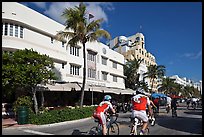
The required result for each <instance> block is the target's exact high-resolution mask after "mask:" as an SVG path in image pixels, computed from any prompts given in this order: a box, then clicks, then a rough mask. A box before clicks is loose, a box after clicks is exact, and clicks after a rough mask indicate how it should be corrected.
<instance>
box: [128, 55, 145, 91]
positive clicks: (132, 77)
mask: <svg viewBox="0 0 204 137" xmlns="http://www.w3.org/2000/svg"><path fill="white" fill-rule="evenodd" d="M141 61H142V60H140V59H139V60H137V59H136V58H134V60H130V61H127V62H126V64H125V66H124V75H125V76H127V77H126V79H125V85H126V87H127V88H130V89H133V90H135V89H136V88H137V86H138V85H139V74H138V73H137V72H138V68H139V66H140V63H141Z"/></svg>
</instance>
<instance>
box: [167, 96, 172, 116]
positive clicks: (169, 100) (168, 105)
mask: <svg viewBox="0 0 204 137" xmlns="http://www.w3.org/2000/svg"><path fill="white" fill-rule="evenodd" d="M166 99H167V103H166V110H167V113H169V110H170V109H171V97H170V96H169V95H167V97H166Z"/></svg>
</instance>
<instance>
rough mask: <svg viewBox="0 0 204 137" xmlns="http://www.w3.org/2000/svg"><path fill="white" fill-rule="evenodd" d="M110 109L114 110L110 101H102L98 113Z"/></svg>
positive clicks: (97, 108) (97, 109)
mask: <svg viewBox="0 0 204 137" xmlns="http://www.w3.org/2000/svg"><path fill="white" fill-rule="evenodd" d="M109 108H113V106H112V104H111V103H110V102H109V101H102V102H101V103H100V104H99V105H98V106H97V107H96V112H97V113H99V112H105V111H106V110H108V109H109Z"/></svg>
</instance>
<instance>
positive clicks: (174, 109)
mask: <svg viewBox="0 0 204 137" xmlns="http://www.w3.org/2000/svg"><path fill="white" fill-rule="evenodd" d="M177 105H178V102H177V99H176V97H175V95H173V97H172V100H171V109H172V117H177V112H176V111H177Z"/></svg>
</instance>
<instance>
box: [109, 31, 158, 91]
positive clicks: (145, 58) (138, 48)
mask: <svg viewBox="0 0 204 137" xmlns="http://www.w3.org/2000/svg"><path fill="white" fill-rule="evenodd" d="M108 45H109V46H110V48H111V49H114V50H115V51H117V52H118V53H120V54H122V55H123V56H124V57H125V59H126V60H133V59H134V58H136V59H137V60H139V59H140V60H142V62H141V63H140V66H139V68H138V73H139V74H140V78H139V80H140V81H142V80H143V78H144V76H143V74H144V73H146V72H147V66H149V65H157V64H156V59H155V57H154V55H153V54H151V53H150V52H148V51H147V50H146V48H145V37H144V35H143V34H142V33H136V34H135V35H132V36H129V37H125V36H118V37H115V38H114V39H112V40H111V41H110V42H109V43H108ZM145 82H146V83H147V84H148V85H149V88H150V87H152V85H151V84H152V82H151V81H150V80H149V78H145ZM157 85H158V83H157V80H155V81H154V83H153V89H152V90H153V91H157V88H158V87H157Z"/></svg>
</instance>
